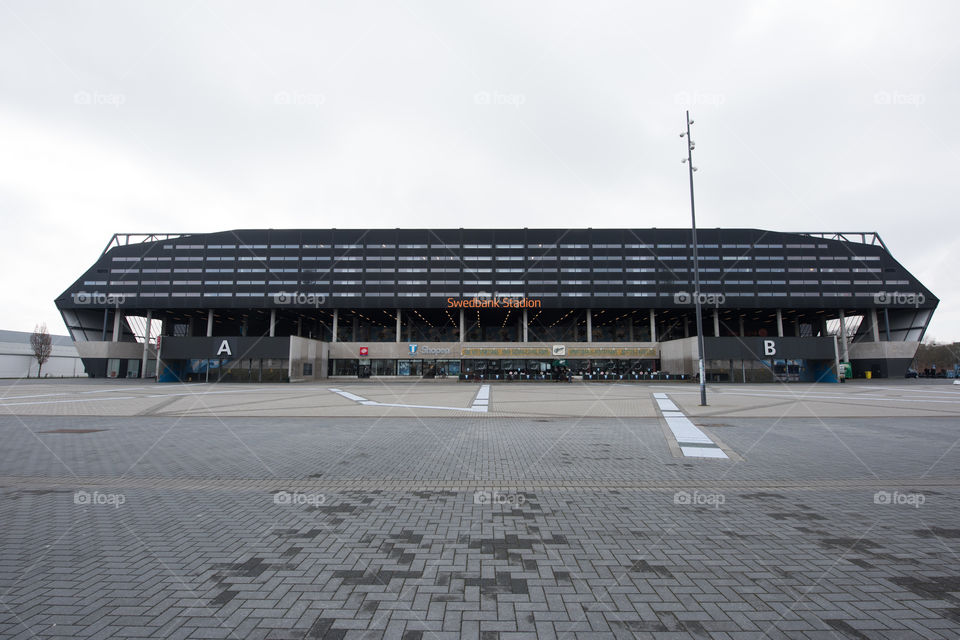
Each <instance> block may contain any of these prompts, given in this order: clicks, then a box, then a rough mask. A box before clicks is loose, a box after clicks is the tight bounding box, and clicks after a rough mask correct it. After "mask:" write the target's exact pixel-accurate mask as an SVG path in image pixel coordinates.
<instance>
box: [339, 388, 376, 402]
mask: <svg viewBox="0 0 960 640" xmlns="http://www.w3.org/2000/svg"><path fill="white" fill-rule="evenodd" d="M330 391H333V392H334V393H335V394H337V395H339V396H343V397H344V398H346V399H347V400H353V401H354V402H363V403H366V402H370V401H369V400H367V399H366V398H364V397H363V396H358V395H357V394H355V393H350V392H349V391H341V390H340V389H330Z"/></svg>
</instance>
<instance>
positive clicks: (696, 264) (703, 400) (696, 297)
mask: <svg viewBox="0 0 960 640" xmlns="http://www.w3.org/2000/svg"><path fill="white" fill-rule="evenodd" d="M692 124H693V120H691V119H690V111H687V130H686V131H685V132H684V133H681V134H680V137H681V138H683V137H686V138H687V157H686V158H684V159H683V160H682V162H683V163H684V164H686V165H687V171H688V172H689V173H690V228H691V230H692V233H693V302H694V305H695V308H696V314H697V352H698V358H699V378H700V406H701V407H705V406H707V381H706V372H705V370H704V366H703V313H702V311H701V304H700V301H701V297H700V259H699V255H698V251H697V210H696V207H695V206H694V199H693V172H694V171H696V170H697V168H696V167H694V166H693V150H694V148H695V147H696V145H695V144H694V142H693V140H692V139H691V138H690V125H692Z"/></svg>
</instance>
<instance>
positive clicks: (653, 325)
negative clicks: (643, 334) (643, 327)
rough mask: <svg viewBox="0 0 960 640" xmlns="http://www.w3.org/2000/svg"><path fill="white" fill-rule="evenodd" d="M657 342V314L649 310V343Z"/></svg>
mask: <svg viewBox="0 0 960 640" xmlns="http://www.w3.org/2000/svg"><path fill="white" fill-rule="evenodd" d="M656 341H657V312H656V311H654V310H653V309H650V342H656Z"/></svg>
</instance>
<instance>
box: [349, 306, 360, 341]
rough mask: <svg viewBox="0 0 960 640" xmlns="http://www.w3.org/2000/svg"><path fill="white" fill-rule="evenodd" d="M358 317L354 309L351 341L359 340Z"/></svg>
mask: <svg viewBox="0 0 960 640" xmlns="http://www.w3.org/2000/svg"><path fill="white" fill-rule="evenodd" d="M359 334H360V318H359V317H358V316H357V313H356V311H354V313H353V330H352V331H351V332H350V336H351V338H352V339H353V342H360V340H359V338H360V335H359Z"/></svg>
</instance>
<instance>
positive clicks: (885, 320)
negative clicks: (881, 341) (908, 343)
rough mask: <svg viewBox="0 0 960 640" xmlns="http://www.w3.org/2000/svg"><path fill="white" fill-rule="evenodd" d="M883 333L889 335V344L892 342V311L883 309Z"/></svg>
mask: <svg viewBox="0 0 960 640" xmlns="http://www.w3.org/2000/svg"><path fill="white" fill-rule="evenodd" d="M883 331H884V333H886V334H887V342H890V311H889V310H888V309H887V308H886V307H884V308H883Z"/></svg>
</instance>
